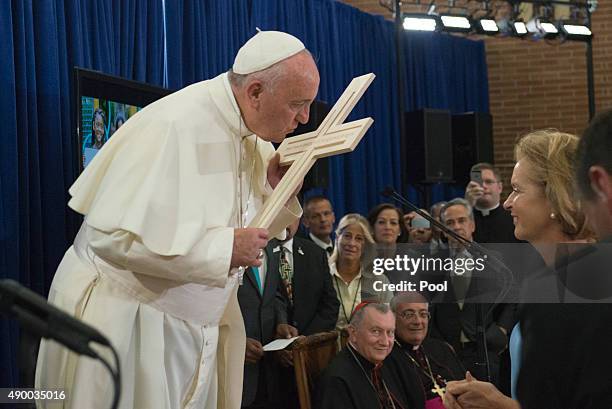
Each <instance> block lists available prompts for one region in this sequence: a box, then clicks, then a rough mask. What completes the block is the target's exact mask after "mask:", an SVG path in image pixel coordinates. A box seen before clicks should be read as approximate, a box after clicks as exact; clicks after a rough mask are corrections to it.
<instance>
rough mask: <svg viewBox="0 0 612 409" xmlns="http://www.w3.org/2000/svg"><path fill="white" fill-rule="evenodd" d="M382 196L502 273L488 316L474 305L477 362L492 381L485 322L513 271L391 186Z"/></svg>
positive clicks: (502, 297) (511, 278) (475, 282)
mask: <svg viewBox="0 0 612 409" xmlns="http://www.w3.org/2000/svg"><path fill="white" fill-rule="evenodd" d="M381 194H382V195H383V196H385V197H387V198H390V199H393V200H396V201H398V202H400V203H401V204H403V205H405V206H406V207H408V208H409V209H411V210H413V211H414V212H415V213H417V214H418V215H419V216H421V217H423V218H424V219H426V220H428V221H429V222H430V223H431V224H433V225H434V226H436V227H437V228H439V229H440V230H442V231H443V232H444V233H445V234H446V235H448V236H451V237H452V238H454V239H455V240H456V241H458V242H459V243H461V244H462V245H463V246H464V247H465V248H466V249H467V251H468V252H469V253H470V254H472V255H474V256H476V257H480V258H482V259H483V260H486V262H487V263H488V264H489V266H490V267H491V268H492V269H493V270H494V271H495V272H496V273H501V274H502V277H504V282H503V287H502V290H501V291H500V293H499V295H498V296H497V297H496V299H495V301H494V302H493V303H492V305H491V307H490V308H489V310H488V311H487V312H486V314H485V313H484V312H483V310H482V305H481V304H480V303H476V304H475V305H474V307H475V309H476V333H477V334H478V338H480V340H481V342H479V343H478V344H481V345H479V350H480V351H479V356H480V357H481V358H483V359H481V360H480V361H481V362H477V365H481V366H484V367H485V369H486V377H487V381H489V382H490V381H491V370H490V365H489V352H488V350H487V334H486V331H485V328H484V322H485V317H486V316H487V315H489V314H490V313H491V312H492V311H493V309H494V308H495V306H496V305H498V304H499V303H500V301H501V300H503V299H504V298H505V297H506V295H507V294H508V292H509V291H510V288H511V283H512V281H513V280H514V275H513V273H512V271H511V270H510V269H509V268H508V266H506V265H505V264H504V263H503V262H502V261H501V260H499V258H497V257H496V256H495V255H494V254H492V253H491V252H490V251H488V250H487V249H485V248H484V247H483V246H481V245H480V244H478V243H476V242H475V241H470V240H467V239H465V238H464V237H462V236H460V235H458V234H457V233H455V232H454V231H453V230H451V229H449V228H448V227H446V226H445V225H444V224H443V223H440V222H439V221H437V220H436V219H434V218H433V217H431V216H430V215H429V214H427V213H425V212H424V211H422V210H421V209H419V208H418V207H417V206H416V205H414V204H413V203H412V202H410V201H409V200H408V199H406V198H405V197H404V196H402V195H401V194H399V193H398V192H397V191H396V190H395V189H393V188H392V187H390V186H388V187H386V188H385V190H383V191H382V192H381ZM484 256H486V257H484ZM474 285H475V286H476V293H478V289H477V286H478V280H474Z"/></svg>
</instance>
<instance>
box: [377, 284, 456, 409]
mask: <svg viewBox="0 0 612 409" xmlns="http://www.w3.org/2000/svg"><path fill="white" fill-rule="evenodd" d="M391 310H392V311H393V312H394V313H395V319H396V320H395V346H394V348H393V351H392V352H391V354H390V355H389V357H388V358H387V359H386V360H385V362H384V363H385V365H387V366H395V367H400V368H401V367H411V368H414V370H415V371H416V372H417V374H418V378H419V382H418V390H419V393H421V394H422V397H423V399H425V401H426V402H427V404H426V408H428V409H429V408H440V409H441V408H443V404H442V396H443V394H444V388H445V387H446V383H447V382H448V381H452V380H459V379H464V378H465V369H464V368H463V365H462V364H461V361H460V360H459V358H458V357H457V355H455V352H454V351H453V349H452V347H451V346H450V345H449V344H447V343H446V342H443V341H440V340H437V339H433V338H427V330H428V326H429V317H430V315H429V311H428V303H427V300H426V299H425V298H424V297H423V296H422V295H420V294H419V293H402V294H398V295H396V296H395V297H393V299H392V300H391Z"/></svg>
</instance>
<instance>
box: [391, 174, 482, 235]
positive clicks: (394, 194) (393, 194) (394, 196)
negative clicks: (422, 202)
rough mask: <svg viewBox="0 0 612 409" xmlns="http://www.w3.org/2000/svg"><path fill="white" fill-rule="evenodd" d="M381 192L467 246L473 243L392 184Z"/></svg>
mask: <svg viewBox="0 0 612 409" xmlns="http://www.w3.org/2000/svg"><path fill="white" fill-rule="evenodd" d="M380 194H381V195H383V196H385V197H388V198H390V199H394V200H397V201H398V202H400V203H401V204H403V205H405V206H406V207H408V208H409V209H411V210H413V211H414V212H415V213H417V214H418V215H419V216H421V217H423V218H424V219H426V220H428V221H429V222H430V223H431V224H433V225H434V226H436V227H437V228H439V229H440V230H442V231H443V232H444V233H446V234H447V235H449V236H451V237H453V238H454V239H455V240H457V241H458V242H460V243H462V244H464V245H465V246H469V245H471V244H472V243H473V242H471V241H469V240H466V239H465V238H463V237H462V236H460V235H458V234H457V233H455V232H454V231H453V230H451V229H449V228H448V227H446V226H445V225H444V224H442V223H440V222H439V221H437V220H436V219H434V218H433V217H431V216H430V215H429V214H427V213H425V212H424V211H422V210H421V209H419V208H418V207H417V206H416V205H415V204H413V203H412V202H410V201H408V199H406V198H405V197H404V196H402V195H400V194H399V193H398V192H397V191H396V190H395V189H393V188H392V187H391V186H387V187H386V188H385V189H384V190H383V191H382V192H380Z"/></svg>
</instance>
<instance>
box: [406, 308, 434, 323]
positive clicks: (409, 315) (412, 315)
mask: <svg viewBox="0 0 612 409" xmlns="http://www.w3.org/2000/svg"><path fill="white" fill-rule="evenodd" d="M398 315H399V316H400V317H402V318H403V319H405V320H406V321H412V320H413V319H415V318H416V317H419V318H420V319H422V320H428V319H430V318H431V314H430V313H429V311H419V312H418V313H417V312H414V311H410V310H408V311H404V312H400V313H399V314H398Z"/></svg>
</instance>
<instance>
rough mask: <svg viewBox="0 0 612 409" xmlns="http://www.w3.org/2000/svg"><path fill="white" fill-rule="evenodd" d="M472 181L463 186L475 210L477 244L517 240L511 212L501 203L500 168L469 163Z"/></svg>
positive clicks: (483, 163)
mask: <svg viewBox="0 0 612 409" xmlns="http://www.w3.org/2000/svg"><path fill="white" fill-rule="evenodd" d="M470 177H471V179H472V180H471V181H470V183H468V185H467V187H466V189H465V199H466V200H467V201H468V202H469V203H470V205H471V206H472V207H473V209H474V221H475V223H476V230H475V232H474V240H475V241H476V242H478V243H516V242H518V240H517V239H516V237H515V236H514V224H513V223H512V217H511V216H510V213H509V212H507V211H505V210H504V208H503V207H502V206H501V205H500V200H501V192H502V190H503V183H502V181H501V177H500V174H499V171H498V170H497V169H496V168H495V167H494V166H493V165H491V164H490V163H486V162H480V163H477V164H475V165H474V166H472V169H471V171H470Z"/></svg>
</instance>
